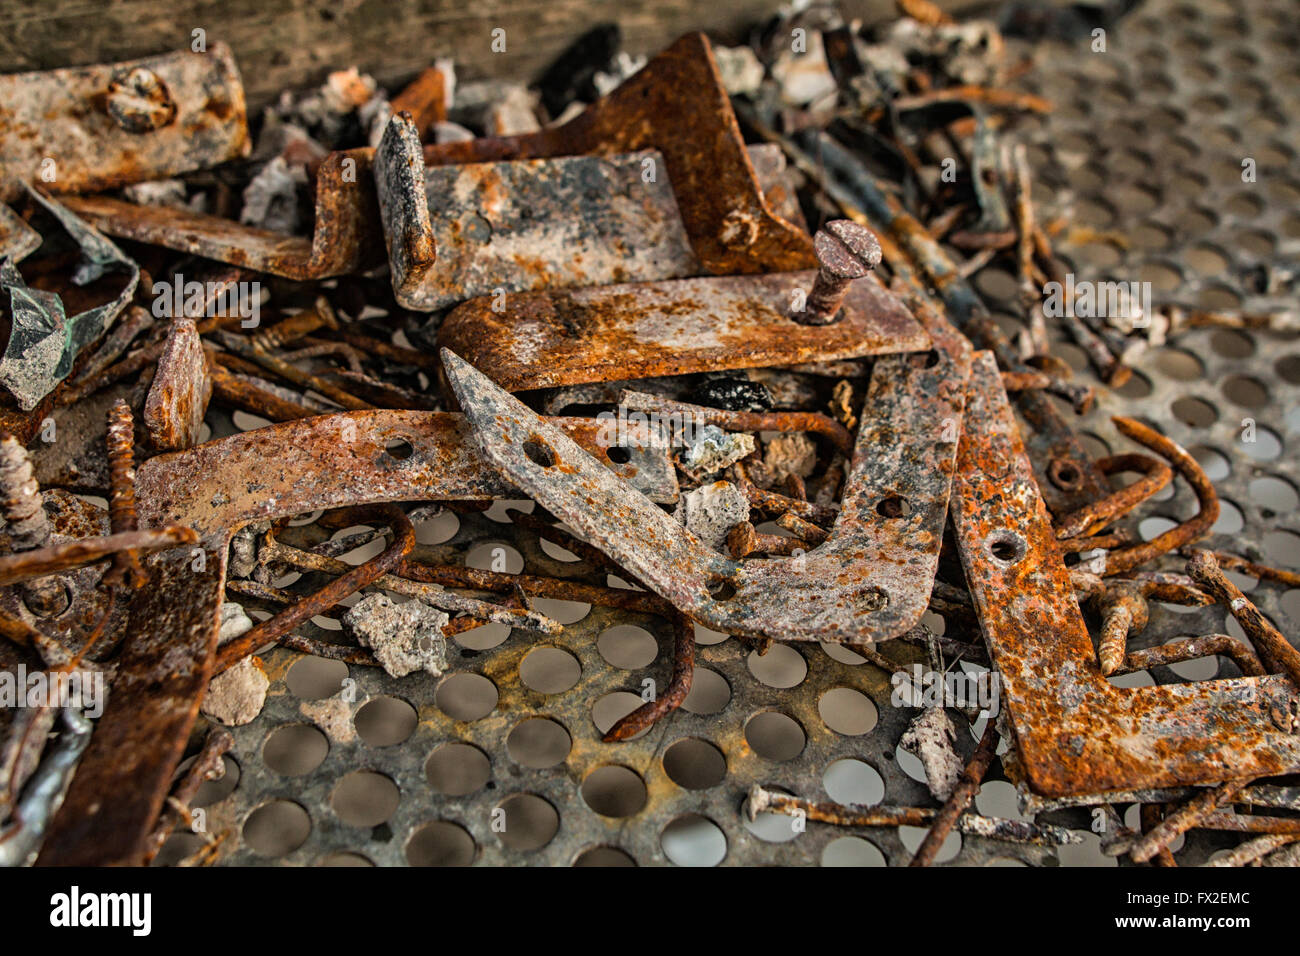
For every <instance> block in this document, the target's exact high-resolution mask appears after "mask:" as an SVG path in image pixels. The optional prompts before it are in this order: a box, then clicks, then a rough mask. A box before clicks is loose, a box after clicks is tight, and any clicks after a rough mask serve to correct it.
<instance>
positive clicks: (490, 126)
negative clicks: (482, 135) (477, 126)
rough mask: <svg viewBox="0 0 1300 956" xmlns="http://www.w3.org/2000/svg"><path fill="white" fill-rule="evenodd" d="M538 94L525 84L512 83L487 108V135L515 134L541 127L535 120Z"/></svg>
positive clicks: (530, 131) (536, 129) (531, 131)
mask: <svg viewBox="0 0 1300 956" xmlns="http://www.w3.org/2000/svg"><path fill="white" fill-rule="evenodd" d="M538 99H539V97H538V95H537V94H536V93H534V92H532V91H531V90H529V89H528V88H527V87H525V86H519V85H513V86H511V87H510V88H509V89H508V90H506V95H505V96H503V97H502V98H501V99H499V100H498V101H497V102H496V103H494V104H492V107H491V108H490V109H489V110H488V117H487V134H488V135H489V136H517V135H519V134H521V133H535V132H537V131H538V130H539V129H541V128H542V124H541V123H539V122H537V102H538Z"/></svg>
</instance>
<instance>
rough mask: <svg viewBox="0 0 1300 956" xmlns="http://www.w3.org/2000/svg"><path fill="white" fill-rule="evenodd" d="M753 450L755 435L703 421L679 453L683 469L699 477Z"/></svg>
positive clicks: (721, 467) (745, 455)
mask: <svg viewBox="0 0 1300 956" xmlns="http://www.w3.org/2000/svg"><path fill="white" fill-rule="evenodd" d="M753 452H754V436H753V435H750V434H749V433H747V432H724V431H723V430H722V429H721V428H719V427H718V426H717V425H705V426H704V427H703V428H701V429H699V430H698V431H697V432H696V433H695V436H694V440H693V441H692V442H691V443H690V444H688V445H687V446H686V448H685V450H684V451H683V452H682V453H681V458H680V460H681V465H682V469H683V470H684V471H685V472H686V473H687V474H688V475H690V476H691V477H692V478H696V479H700V478H704V477H707V476H708V475H714V474H717V473H718V472H720V471H721V470H722V469H723V468H726V467H727V466H728V465H734V464H735V463H736V462H738V461H740V460H741V459H742V458H745V457H748V456H749V455H751V454H753Z"/></svg>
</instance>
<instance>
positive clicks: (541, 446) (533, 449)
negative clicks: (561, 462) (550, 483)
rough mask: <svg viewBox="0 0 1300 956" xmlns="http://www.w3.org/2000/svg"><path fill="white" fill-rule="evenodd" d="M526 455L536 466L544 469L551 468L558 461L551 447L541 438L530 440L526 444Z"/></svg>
mask: <svg viewBox="0 0 1300 956" xmlns="http://www.w3.org/2000/svg"><path fill="white" fill-rule="evenodd" d="M524 455H525V456H527V458H528V460H529V461H531V462H532V463H533V464H534V465H540V466H541V467H542V468H550V467H552V466H554V464H555V463H556V461H558V459H557V458H556V457H555V452H553V451H552V450H551V446H550V445H548V444H546V442H544V441H542V440H541V439H540V438H530V439H528V441H526V442H524Z"/></svg>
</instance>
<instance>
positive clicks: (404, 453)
mask: <svg viewBox="0 0 1300 956" xmlns="http://www.w3.org/2000/svg"><path fill="white" fill-rule="evenodd" d="M384 454H386V455H387V456H388V457H389V458H392V459H394V460H395V461H406V459H408V458H410V457H411V456H412V455H414V454H415V447H414V446H413V445H412V444H411V443H410V442H409V441H407V440H406V439H405V438H394V439H391V440H389V441H386V442H384Z"/></svg>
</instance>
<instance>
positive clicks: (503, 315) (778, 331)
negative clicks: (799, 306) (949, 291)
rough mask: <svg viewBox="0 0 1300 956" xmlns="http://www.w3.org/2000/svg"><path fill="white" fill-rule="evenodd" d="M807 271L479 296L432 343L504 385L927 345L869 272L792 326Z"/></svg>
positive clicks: (791, 361) (809, 284)
mask: <svg viewBox="0 0 1300 956" xmlns="http://www.w3.org/2000/svg"><path fill="white" fill-rule="evenodd" d="M816 276H817V273H816V272H781V273H772V274H770V275H757V276H755V275H749V276H718V277H716V278H715V277H709V278H700V279H676V280H669V281H666V282H643V283H634V284H629V285H611V286H599V287H596V288H591V289H574V290H572V291H567V292H566V291H558V292H522V293H518V294H516V295H508V296H504V297H502V299H501V300H500V301H498V300H497V299H495V298H493V297H487V296H484V297H482V298H478V299H472V300H470V301H469V302H466V303H465V304H464V305H461V306H458V307H457V308H456V309H454V310H452V312H451V314H450V315H448V316H447V318H446V320H445V321H444V322H443V324H442V327H441V328H440V329H439V332H438V344H439V345H441V346H444V347H446V348H448V349H450V350H452V351H453V352H455V353H456V354H458V355H460V356H461V357H462V358H464V359H465V360H466V361H468V362H470V364H472V365H474V366H475V367H476V368H479V369H480V370H482V371H483V372H484V373H485V374H486V375H487V376H488V377H489V378H491V379H492V380H493V381H494V382H497V383H498V384H499V385H501V386H502V387H503V388H505V389H507V390H508V391H520V390H523V389H532V388H549V387H553V386H559V385H577V384H581V383H584V382H601V381H607V380H622V379H633V378H646V377H649V376H654V375H683V374H686V373H689V372H705V371H715V370H719V369H734V368H760V367H764V366H770V365H795V364H798V363H801V362H815V361H826V360H831V359H844V358H854V357H858V356H863V355H881V354H887V353H895V352H915V351H919V350H921V349H926V348H929V347H930V340H929V336H928V335H927V334H926V332H925V330H924V329H923V328H922V327H921V326H920V325H919V324H918V323H917V322H916V320H915V319H914V318H913V317H912V315H911V314H910V313H909V312H908V311H907V309H906V308H905V307H904V306H903V304H902V303H901V302H899V300H898V299H897V298H896V297H895V296H894V295H893V294H892V293H891V292H889V291H888V290H887V289H885V288H884V287H883V286H882V285H881V284H880V281H879V280H878V279H876V278H875V276H866V277H864V278H861V279H858V280H856V281H855V282H854V283H853V284H852V286H851V287H850V290H849V292H848V295H847V297H846V298H845V300H844V305H843V309H842V311H841V313H840V317H839V319H838V320H837V321H835V322H833V323H831V324H829V325H800V324H799V323H797V322H795V321H794V320H793V319H792V318H791V317H790V316H791V304H792V303H794V302H798V301H801V300H802V298H803V297H804V296H806V295H807V294H808V292H809V290H811V289H812V288H813V284H814V279H815V278H816ZM494 306H499V307H500V311H498V310H497V309H496V308H494Z"/></svg>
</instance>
